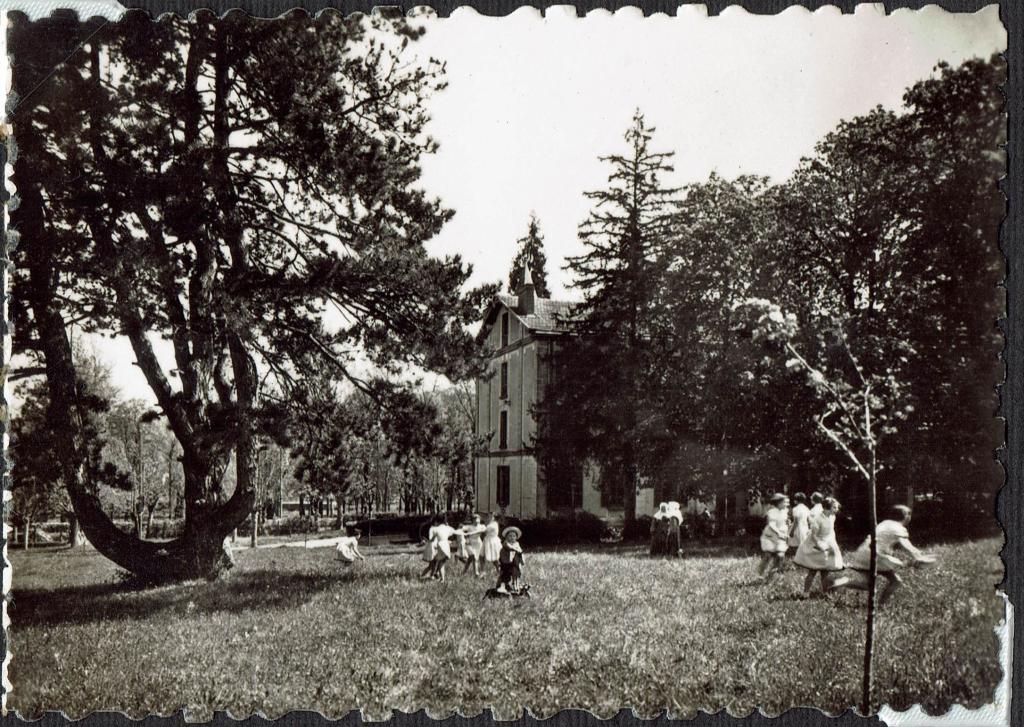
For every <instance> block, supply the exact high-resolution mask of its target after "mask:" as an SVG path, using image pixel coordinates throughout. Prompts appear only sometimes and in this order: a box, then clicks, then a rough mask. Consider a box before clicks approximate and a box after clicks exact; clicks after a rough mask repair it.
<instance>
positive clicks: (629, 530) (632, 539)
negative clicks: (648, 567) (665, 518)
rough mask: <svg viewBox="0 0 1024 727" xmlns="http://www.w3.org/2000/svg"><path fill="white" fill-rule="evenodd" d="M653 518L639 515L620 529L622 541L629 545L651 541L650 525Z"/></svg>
mask: <svg viewBox="0 0 1024 727" xmlns="http://www.w3.org/2000/svg"><path fill="white" fill-rule="evenodd" d="M652 522H654V518H652V517H650V516H649V515H641V516H640V517H638V518H636V519H635V520H634V521H633V522H632V523H630V524H628V525H627V526H626V527H624V528H622V539H623V540H625V541H626V542H629V543H645V542H647V541H648V540H650V539H651V523H652Z"/></svg>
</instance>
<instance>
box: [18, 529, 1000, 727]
mask: <svg viewBox="0 0 1024 727" xmlns="http://www.w3.org/2000/svg"><path fill="white" fill-rule="evenodd" d="M524 547H525V548H526V551H527V568H528V569H527V571H526V574H525V575H526V580H527V581H528V582H529V583H530V584H531V585H532V587H533V596H534V598H533V599H530V600H526V599H519V600H517V601H515V602H508V601H496V600H487V601H483V600H481V597H482V595H483V591H484V590H485V589H486V587H487V586H488V585H492V584H491V583H489V582H485V581H483V580H475V579H473V578H472V577H465V578H463V577H461V576H460V575H459V574H458V573H453V574H450V579H449V582H448V583H445V584H440V583H433V582H422V581H419V580H418V579H417V574H418V573H419V571H420V566H421V564H420V562H419V560H418V559H417V556H416V554H414V553H413V552H412V551H411V550H409V551H408V552H406V553H402V552H398V553H396V552H395V548H390V549H388V551H387V553H386V554H385V553H375V552H374V549H373V548H367V549H366V552H367V555H368V558H367V560H366V561H365V562H362V563H358V564H356V566H355V567H353V568H349V569H345V568H343V567H342V566H341V565H340V564H337V563H336V562H335V561H334V560H333V555H334V553H333V550H331V549H319V550H304V549H300V548H279V549H265V550H264V549H261V550H255V551H252V550H246V551H242V552H240V553H238V555H237V561H238V566H237V567H236V568H235V569H234V570H233V571H232V572H231V573H230V574H229V576H228V577H227V578H226V579H225V580H223V581H221V582H218V583H206V582H193V583H187V584H183V585H176V586H166V587H158V588H147V589H143V590H135V589H130V588H127V587H125V586H124V585H122V584H121V581H120V579H119V578H118V575H117V571H116V568H115V567H114V566H113V565H111V564H110V563H109V562H108V561H106V560H104V559H103V558H102V557H100V556H98V555H97V554H96V553H95V552H94V551H92V550H91V549H88V548H81V549H78V550H76V551H68V550H46V551H42V550H41V551H38V552H32V551H30V552H28V553H24V552H15V553H12V554H11V556H10V557H11V561H12V563H13V567H14V594H13V602H12V603H11V605H10V608H9V614H10V618H11V627H10V630H9V635H10V645H9V648H10V651H11V652H12V654H13V657H12V661H11V663H10V672H9V675H10V681H11V683H12V684H13V691H12V693H11V694H10V696H9V700H8V707H9V708H12V709H15V710H17V711H18V712H19V713H20V714H21V715H22V716H23V717H28V718H34V717H37V716H39V715H40V714H41V713H42V712H43V711H45V710H50V709H61V710H63V711H64V712H65V713H66V714H67V715H68V716H69V717H72V718H78V717H82V716H84V715H86V714H87V713H89V712H90V711H93V710H104V709H117V710H122V711H125V712H127V713H128V714H129V715H131V716H143V715H145V714H146V713H150V712H152V713H169V712H173V711H176V710H178V709H181V708H185V709H186V710H187V715H188V716H190V717H192V718H202V719H207V718H209V717H210V716H211V714H212V711H213V710H215V709H216V710H228V711H230V712H231V713H232V714H233V715H235V716H238V717H241V716H245V715H248V714H249V713H251V712H255V711H260V712H262V713H264V714H266V715H268V716H271V717H274V716H278V715H280V714H282V713H284V712H286V711H288V710H292V709H313V710H318V711H321V712H323V713H325V714H327V715H328V716H333V717H340V716H342V715H343V714H344V713H346V712H347V711H349V710H351V709H359V708H361V709H363V710H364V714H365V716H367V717H370V718H383V717H386V716H389V715H390V710H391V709H402V710H405V711H413V710H417V709H420V708H426V709H428V711H429V712H430V714H431V715H433V716H435V717H440V716H444V715H447V714H450V713H451V712H452V711H453V710H456V709H458V710H459V711H460V712H461V713H462V714H464V715H474V714H477V713H478V712H479V711H480V710H482V709H484V708H488V707H490V708H493V709H494V712H495V716H496V717H498V718H511V717H515V716H518V715H519V714H520V713H521V709H522V708H523V707H528V708H530V709H531V711H532V712H533V713H534V714H535V715H537V716H538V717H546V716H550V715H552V714H554V713H555V712H557V711H558V710H560V709H563V708H570V707H580V708H587V709H590V710H592V711H594V712H595V713H597V714H598V715H600V716H604V717H607V716H610V715H612V714H613V713H615V712H616V711H618V709H619V708H621V707H633V708H634V709H635V710H636V711H637V713H638V714H640V715H653V714H654V713H656V712H659V711H661V710H665V709H667V710H669V712H670V713H671V714H673V715H676V716H689V715H692V714H693V713H694V712H695V711H696V710H697V709H709V710H717V709H720V708H722V707H726V708H728V709H729V710H730V711H731V712H732V713H733V714H737V715H739V714H746V713H748V712H749V711H750V710H752V709H753V708H755V707H758V706H760V707H762V708H763V709H764V710H765V711H766V712H767V713H769V714H777V713H779V712H782V711H784V710H785V709H787V708H788V707H791V706H801V705H807V706H814V707H818V708H821V709H823V710H825V711H827V712H830V713H836V712H839V711H842V710H844V709H845V708H847V707H849V706H852V705H855V704H857V703H858V701H859V694H860V680H861V672H860V666H861V658H862V643H863V637H864V631H863V629H864V625H863V622H864V615H865V608H864V596H863V594H859V593H854V592H842V593H838V594H833V595H832V596H830V597H829V598H828V599H827V600H821V599H811V600H802V599H800V598H797V597H796V594H797V592H798V591H799V583H800V581H801V580H802V573H801V572H798V571H797V570H796V569H792V570H790V571H788V572H787V573H785V574H784V575H783V576H782V577H780V578H778V579H777V580H776V582H774V583H772V584H771V585H769V586H765V585H763V584H760V583H757V582H755V579H754V577H753V576H754V568H755V566H756V561H755V559H754V558H752V557H749V556H744V555H740V554H736V553H731V552H728V551H716V550H711V549H707V550H704V551H700V552H698V553H694V554H692V555H690V556H689V557H686V558H684V559H682V560H677V561H670V560H653V559H651V558H649V557H647V556H646V555H645V554H644V553H643V551H642V549H640V548H616V549H610V550H604V551H602V550H595V551H590V552H573V551H568V550H562V551H559V552H554V551H552V552H544V553H541V552H530V550H529V534H528V533H527V535H526V538H525V539H524ZM1000 547H1001V541H1000V540H999V539H987V540H979V541H975V542H970V543H964V544H958V545H946V546H939V547H936V548H935V549H934V551H933V552H935V553H936V554H937V555H938V556H939V562H938V563H937V564H936V565H934V566H931V567H929V568H925V569H915V570H912V571H910V572H908V573H907V574H906V577H905V579H906V581H907V585H906V587H905V588H904V589H903V590H902V591H900V592H899V593H898V594H897V595H896V597H895V598H894V599H893V601H892V602H891V603H890V604H888V605H887V606H886V607H885V608H883V609H882V610H881V611H880V613H879V619H878V653H877V657H876V675H877V676H876V690H877V692H876V695H875V704H876V706H877V704H878V703H879V702H886V703H888V704H890V705H891V706H893V707H894V708H897V709H906V708H907V707H909V706H910V705H912V704H914V703H918V702H920V703H922V704H923V705H924V706H925V708H926V709H927V710H928V711H930V712H932V713H935V712H945V711H946V710H947V709H948V707H949V706H950V705H952V704H954V703H960V704H964V705H967V706H971V707H977V706H979V705H981V704H984V703H986V702H990V701H991V700H992V695H993V690H994V688H995V686H996V684H997V683H998V682H999V680H1000V678H1001V669H1000V666H999V663H998V660H997V654H998V642H997V639H996V636H995V634H994V632H993V628H994V627H995V626H996V624H997V623H998V622H999V621H1000V620H1001V619H1002V616H1003V603H1002V600H1001V599H1000V598H998V597H997V596H996V594H995V590H994V586H995V584H997V583H998V582H999V581H1000V580H1001V577H1002V563H1001V561H1000V559H999V557H998V553H999V549H1000Z"/></svg>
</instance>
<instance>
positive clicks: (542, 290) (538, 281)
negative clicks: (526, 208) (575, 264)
mask: <svg viewBox="0 0 1024 727" xmlns="http://www.w3.org/2000/svg"><path fill="white" fill-rule="evenodd" d="M527 260H529V261H530V275H531V277H532V278H533V285H534V288H535V289H536V290H537V295H538V296H540V297H541V298H550V297H551V291H550V290H549V289H548V274H547V263H548V259H547V256H546V255H545V254H544V236H543V235H541V232H540V221H539V220H538V219H537V215H535V214H531V215H530V225H529V228H528V229H527V231H526V236H525V237H520V238H519V239H518V240H517V241H516V256H515V259H514V260H513V261H512V270H511V271H510V272H509V275H508V290H509V292H510V293H515V292H516V291H517V290H519V286H521V285H522V284H523V270H524V269H525V266H526V261H527Z"/></svg>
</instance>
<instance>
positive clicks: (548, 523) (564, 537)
mask: <svg viewBox="0 0 1024 727" xmlns="http://www.w3.org/2000/svg"><path fill="white" fill-rule="evenodd" d="M510 525H515V526H516V527H518V528H519V529H521V530H522V531H523V546H524V547H537V546H544V545H571V544H574V543H599V542H601V538H602V537H604V536H605V535H606V533H607V531H608V525H607V524H606V523H605V522H604V520H602V519H601V518H599V517H597V516H596V515H591V514H590V513H586V512H581V513H576V514H573V515H556V516H554V517H549V518H526V519H520V518H502V519H501V527H502V528H506V527H508V526H510Z"/></svg>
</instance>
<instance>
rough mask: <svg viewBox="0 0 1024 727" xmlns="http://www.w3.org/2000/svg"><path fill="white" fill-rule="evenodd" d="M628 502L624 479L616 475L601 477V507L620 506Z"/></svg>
mask: <svg viewBox="0 0 1024 727" xmlns="http://www.w3.org/2000/svg"><path fill="white" fill-rule="evenodd" d="M625 503H626V493H625V492H624V490H623V482H622V479H621V478H619V477H615V476H610V477H602V478H601V507H611V508H618V507H622V506H623V505H625Z"/></svg>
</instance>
